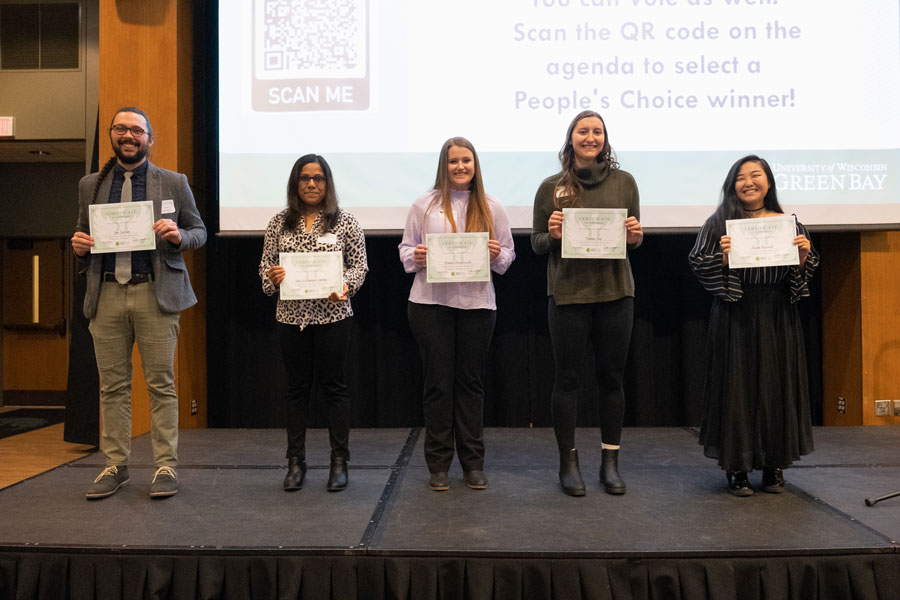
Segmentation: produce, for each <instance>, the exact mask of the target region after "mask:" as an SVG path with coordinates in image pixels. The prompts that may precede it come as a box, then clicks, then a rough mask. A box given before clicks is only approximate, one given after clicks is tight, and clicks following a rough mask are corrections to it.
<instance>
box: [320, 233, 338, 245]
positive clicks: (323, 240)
mask: <svg viewBox="0 0 900 600" xmlns="http://www.w3.org/2000/svg"><path fill="white" fill-rule="evenodd" d="M319 243H320V244H337V236H336V235H335V234H334V232H329V233H325V234H323V235H320V236H319Z"/></svg>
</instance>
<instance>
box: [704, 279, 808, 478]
mask: <svg viewBox="0 0 900 600" xmlns="http://www.w3.org/2000/svg"><path fill="white" fill-rule="evenodd" d="M707 365H708V371H707V378H706V389H705V397H704V401H705V404H704V406H705V413H704V419H703V425H702V427H701V428H700V443H701V444H702V445H703V452H704V454H705V455H706V456H708V457H710V458H715V459H717V460H718V463H719V465H720V466H721V467H722V468H723V469H727V470H729V471H748V472H749V471H752V470H754V469H761V468H763V467H786V466H788V465H790V464H791V463H792V462H793V461H795V460H798V459H799V458H800V456H801V455H804V454H809V453H810V452H812V451H813V440H812V419H811V416H810V407H809V385H808V381H807V372H806V353H805V351H804V346H803V331H802V328H801V325H800V317H799V315H798V314H797V308H796V307H795V306H794V305H793V304H792V303H791V301H790V295H789V292H788V290H787V287H786V286H784V285H761V286H747V287H746V288H745V289H744V293H743V297H742V298H741V299H740V300H738V301H737V302H726V301H723V300H720V299H719V298H716V299H715V300H714V301H713V305H712V310H711V312H710V320H709V330H708V332H707Z"/></svg>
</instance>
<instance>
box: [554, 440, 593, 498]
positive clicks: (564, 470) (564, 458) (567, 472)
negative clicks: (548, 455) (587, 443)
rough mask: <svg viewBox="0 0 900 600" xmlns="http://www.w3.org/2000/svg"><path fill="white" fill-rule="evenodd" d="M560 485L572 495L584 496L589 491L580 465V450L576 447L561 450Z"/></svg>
mask: <svg viewBox="0 0 900 600" xmlns="http://www.w3.org/2000/svg"><path fill="white" fill-rule="evenodd" d="M559 485H561V486H562V489H563V491H564V492H565V493H567V494H568V495H570V496H584V495H585V494H586V493H587V491H586V490H585V488H584V479H582V478H581V469H580V468H579V467H578V450H576V449H575V448H572V449H571V450H560V451H559Z"/></svg>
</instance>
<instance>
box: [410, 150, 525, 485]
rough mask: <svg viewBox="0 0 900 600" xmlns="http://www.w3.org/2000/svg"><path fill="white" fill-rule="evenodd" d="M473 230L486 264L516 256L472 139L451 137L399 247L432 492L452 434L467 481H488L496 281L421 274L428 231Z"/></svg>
mask: <svg viewBox="0 0 900 600" xmlns="http://www.w3.org/2000/svg"><path fill="white" fill-rule="evenodd" d="M475 231H486V232H488V234H489V242H488V250H489V252H490V263H491V271H493V272H494V273H497V274H500V275H502V274H503V273H505V272H506V270H507V269H508V268H509V265H510V264H512V261H513V260H514V259H515V257H516V254H515V251H514V249H513V239H512V232H511V231H510V229H509V219H508V218H507V216H506V211H504V210H503V206H502V205H501V204H500V203H499V202H498V201H497V200H496V199H495V198H493V197H491V196H488V195H487V194H485V193H484V184H483V183H482V179H481V168H480V166H479V164H478V155H477V154H476V153H475V148H474V146H472V143H471V142H469V141H468V140H466V139H465V138H461V137H454V138H450V139H449V140H447V141H446V142H444V145H443V146H442V147H441V154H440V159H439V161H438V168H437V176H436V177H435V180H434V189H432V190H430V191H428V192H427V193H426V194H425V195H423V196H422V197H420V198H418V199H417V200H416V201H415V202H414V203H413V205H412V208H410V211H409V215H408V216H407V218H406V228H405V229H404V230H403V240H402V241H401V242H400V246H399V249H400V260H401V261H402V262H403V267H404V269H406V272H407V273H415V274H416V276H415V279H414V280H413V284H412V289H410V292H409V305H408V310H407V312H408V316H409V325H410V328H411V329H412V333H413V336H414V337H415V339H416V343H417V344H418V346H419V353H420V354H421V356H422V370H423V375H424V379H425V386H424V387H425V389H424V392H423V409H424V417H425V461H426V463H427V464H428V470H429V472H430V477H429V480H428V487H429V488H431V489H432V490H434V491H444V490H447V489H449V487H450V480H449V479H448V477H447V472H448V471H449V470H450V463H451V462H452V461H453V449H454V440H455V443H456V444H455V445H456V451H457V452H458V454H459V462H460V464H461V465H462V468H463V473H464V477H465V482H466V485H467V486H469V487H470V488H472V489H484V488H486V487H487V478H486V477H485V475H484V436H483V420H484V419H483V416H484V415H483V404H484V366H485V363H486V361H487V353H488V348H489V346H490V344H491V336H492V335H493V332H494V323H495V321H496V312H497V303H496V299H495V295H494V285H493V282H491V281H485V282H461V283H428V282H427V281H426V256H427V253H428V248H427V246H426V244H425V235H426V234H429V233H463V232H475Z"/></svg>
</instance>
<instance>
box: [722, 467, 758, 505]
mask: <svg viewBox="0 0 900 600" xmlns="http://www.w3.org/2000/svg"><path fill="white" fill-rule="evenodd" d="M725 477H727V478H728V489H729V490H730V491H731V493H732V494H734V495H735V496H738V497H741V498H744V497H746V496H752V495H753V488H752V487H751V486H750V480H749V479H747V474H746V473H745V472H744V471H725Z"/></svg>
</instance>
